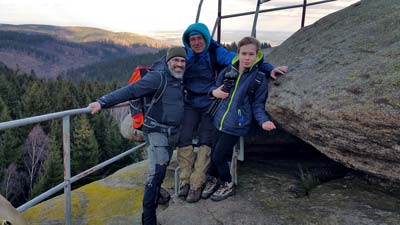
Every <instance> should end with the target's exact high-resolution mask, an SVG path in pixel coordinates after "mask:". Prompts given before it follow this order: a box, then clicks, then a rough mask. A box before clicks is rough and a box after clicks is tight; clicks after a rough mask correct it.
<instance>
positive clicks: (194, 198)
mask: <svg viewBox="0 0 400 225" xmlns="http://www.w3.org/2000/svg"><path fill="white" fill-rule="evenodd" d="M200 197H201V188H197V189H195V190H192V189H190V190H189V194H188V196H187V198H186V201H187V202H189V203H194V202H198V201H199V200H200Z"/></svg>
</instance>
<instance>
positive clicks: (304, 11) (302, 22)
mask: <svg viewBox="0 0 400 225" xmlns="http://www.w3.org/2000/svg"><path fill="white" fill-rule="evenodd" d="M306 9H307V0H304V1H303V13H302V15H301V28H303V27H304V21H305V20H306Z"/></svg>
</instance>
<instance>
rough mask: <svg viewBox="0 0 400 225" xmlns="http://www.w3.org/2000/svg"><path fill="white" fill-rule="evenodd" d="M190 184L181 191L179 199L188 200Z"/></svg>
mask: <svg viewBox="0 0 400 225" xmlns="http://www.w3.org/2000/svg"><path fill="white" fill-rule="evenodd" d="M189 187H190V186H189V184H185V185H183V186H182V187H181V188H180V189H179V193H178V197H180V198H186V196H187V195H188V193H189Z"/></svg>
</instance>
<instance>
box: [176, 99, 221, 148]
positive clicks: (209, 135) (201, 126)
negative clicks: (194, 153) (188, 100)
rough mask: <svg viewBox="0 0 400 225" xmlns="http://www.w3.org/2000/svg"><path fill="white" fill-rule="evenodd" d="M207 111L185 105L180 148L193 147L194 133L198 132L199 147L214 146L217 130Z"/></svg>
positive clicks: (179, 142)
mask: <svg viewBox="0 0 400 225" xmlns="http://www.w3.org/2000/svg"><path fill="white" fill-rule="evenodd" d="M206 111H207V108H206V109H196V108H192V107H191V106H188V105H185V111H184V118H183V124H182V126H181V130H180V136H179V141H178V147H185V146H189V145H192V140H193V132H194V131H195V130H197V135H198V137H199V139H198V143H197V144H198V146H201V145H207V146H210V147H211V146H212V143H213V139H214V138H213V137H214V135H215V130H216V129H215V128H214V125H213V121H212V118H211V117H210V116H209V115H207V114H206Z"/></svg>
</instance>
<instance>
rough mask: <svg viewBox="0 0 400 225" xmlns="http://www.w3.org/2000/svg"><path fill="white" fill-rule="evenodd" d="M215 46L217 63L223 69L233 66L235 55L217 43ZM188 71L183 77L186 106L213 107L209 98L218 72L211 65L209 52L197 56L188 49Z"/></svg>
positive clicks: (214, 43) (214, 42)
mask: <svg viewBox="0 0 400 225" xmlns="http://www.w3.org/2000/svg"><path fill="white" fill-rule="evenodd" d="M211 42H212V43H211V45H214V46H213V48H215V54H216V61H217V63H218V65H221V66H222V67H225V66H228V65H230V64H231V62H232V59H233V58H234V57H235V54H234V53H232V52H230V51H228V50H226V49H225V48H224V47H222V46H221V45H220V44H218V43H217V42H216V41H214V40H211ZM186 52H187V56H186V70H185V74H184V75H183V86H184V89H185V92H186V96H185V104H188V105H190V106H192V107H194V108H205V107H208V106H210V105H211V103H212V100H210V99H209V98H208V96H207V94H208V91H209V90H210V88H211V87H212V86H214V84H215V81H216V71H215V69H214V68H213V65H212V63H211V57H210V52H209V51H204V52H202V53H199V54H195V53H194V52H193V51H192V50H191V49H190V48H186Z"/></svg>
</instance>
